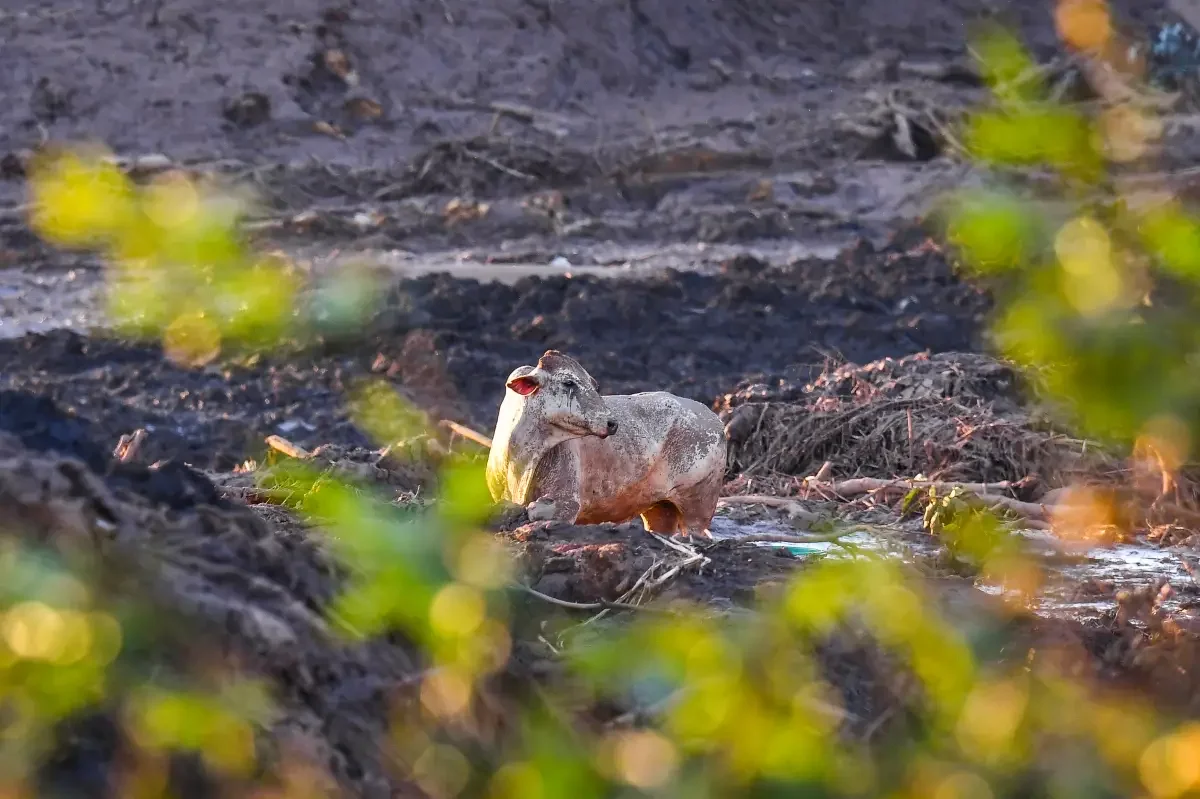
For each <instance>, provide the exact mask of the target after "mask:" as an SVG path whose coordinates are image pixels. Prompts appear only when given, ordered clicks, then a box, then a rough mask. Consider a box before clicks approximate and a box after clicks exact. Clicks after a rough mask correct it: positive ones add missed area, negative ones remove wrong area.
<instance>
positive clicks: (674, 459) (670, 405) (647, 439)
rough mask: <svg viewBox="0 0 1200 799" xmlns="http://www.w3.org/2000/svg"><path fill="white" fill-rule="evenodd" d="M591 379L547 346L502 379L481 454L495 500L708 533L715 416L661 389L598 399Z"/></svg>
mask: <svg viewBox="0 0 1200 799" xmlns="http://www.w3.org/2000/svg"><path fill="white" fill-rule="evenodd" d="M598 388H599V386H598V385H597V383H596V381H595V379H593V378H592V376H591V375H590V374H588V373H587V371H586V370H585V369H584V368H583V367H582V366H580V365H579V363H578V362H577V361H576V360H575V359H574V358H571V357H569V356H567V355H564V354H562V353H561V352H558V351H556V350H548V351H547V352H546V353H545V354H544V355H542V357H541V359H540V360H539V361H538V363H537V366H521V367H518V368H517V369H515V370H513V372H512V374H510V375H509V376H508V379H507V381H506V391H505V393H504V401H503V403H502V404H501V405H500V415H499V418H498V420H497V422H496V432H495V435H494V436H493V438H492V448H491V453H490V454H489V457H488V465H487V482H488V490H489V491H490V492H491V495H492V498H493V499H494V500H496V501H501V500H507V501H509V502H514V503H516V504H518V505H525V506H530V515H531V517H532V518H543V519H545V518H551V519H558V520H562V521H567V522H572V523H576V524H597V523H600V522H624V521H628V520H630V519H632V518H634V517H636V516H640V517H641V519H642V523H643V524H644V525H645V527H646V529H647V530H649V531H651V532H656V533H666V534H674V533H683V534H688V535H696V536H703V537H710V533H709V530H708V527H709V525H710V524H711V522H712V518H713V514H714V513H715V512H716V509H717V498H718V497H719V495H720V491H721V485H722V482H723V481H724V477H725V458H726V449H727V443H726V438H725V431H724V427H723V425H722V423H721V420H720V418H719V417H718V416H717V415H716V414H715V413H713V412H712V411H711V410H710V409H708V408H706V407H705V406H704V405H702V404H700V403H699V402H696V401H694V400H690V399H684V398H682V397H677V396H675V395H673V394H668V393H666V392H664V391H648V392H643V393H640V394H630V395H610V396H601V395H600V393H599V392H598Z"/></svg>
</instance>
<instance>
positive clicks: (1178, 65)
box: [1148, 22, 1200, 90]
mask: <svg viewBox="0 0 1200 799" xmlns="http://www.w3.org/2000/svg"><path fill="white" fill-rule="evenodd" d="M1148 67H1149V75H1148V77H1149V79H1150V82H1151V83H1153V84H1156V85H1158V86H1160V87H1162V88H1166V89H1172V90H1173V89H1178V88H1180V86H1181V84H1182V83H1183V82H1184V81H1186V80H1188V79H1194V78H1196V77H1197V76H1198V75H1200V34H1197V33H1196V31H1195V30H1194V29H1193V28H1192V27H1191V26H1190V25H1185V24H1184V23H1182V22H1173V23H1170V24H1168V25H1163V26H1162V27H1161V28H1159V29H1158V33H1157V34H1156V35H1155V36H1154V44H1152V45H1151V47H1150V59H1149V64H1148Z"/></svg>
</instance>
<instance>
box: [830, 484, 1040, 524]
mask: <svg viewBox="0 0 1200 799" xmlns="http://www.w3.org/2000/svg"><path fill="white" fill-rule="evenodd" d="M809 485H810V486H811V487H813V488H817V489H819V490H824V491H828V492H831V493H832V494H834V495H836V496H840V497H853V496H859V495H861V494H871V493H907V492H909V491H911V490H913V489H914V488H918V489H923V488H936V489H937V490H938V491H945V492H950V491H953V490H954V489H956V488H957V489H960V490H962V491H969V492H970V493H972V494H976V495H978V496H979V497H980V498H981V499H985V500H987V501H988V502H989V503H991V508H992V509H993V510H995V509H996V508H1001V507H1002V508H1005V509H1006V510H1011V511H1012V512H1014V513H1017V514H1019V515H1021V516H1027V517H1030V518H1033V519H1045V518H1046V517H1047V516H1048V515H1049V512H1048V509H1047V508H1046V506H1045V505H1042V504H1039V503H1036V502H1022V501H1020V500H1018V499H1012V498H1011V497H1005V496H1001V495H996V494H993V493H991V492H993V491H1001V490H1008V489H1010V488H1012V483H1010V482H1008V481H1007V480H1005V481H1001V482H999V483H954V482H945V481H941V480H882V479H879V478H877V477H856V478H853V479H850V480H842V481H841V482H838V483H815V482H812V483H809Z"/></svg>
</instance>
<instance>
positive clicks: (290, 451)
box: [267, 436, 312, 461]
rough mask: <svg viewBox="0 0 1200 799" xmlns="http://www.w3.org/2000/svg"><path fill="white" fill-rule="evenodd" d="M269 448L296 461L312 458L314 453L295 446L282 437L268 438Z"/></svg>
mask: <svg viewBox="0 0 1200 799" xmlns="http://www.w3.org/2000/svg"><path fill="white" fill-rule="evenodd" d="M267 446H268V447H270V448H271V449H273V450H276V451H277V452H282V453H283V454H284V455H287V456H288V457H289V458H295V459H296V460H302V461H303V460H308V459H309V458H311V457H312V453H311V452H309V451H308V450H306V449H305V448H304V447H301V446H298V445H296V444H293V443H292V442H290V441H288V440H287V439H286V438H283V437H282V436H267Z"/></svg>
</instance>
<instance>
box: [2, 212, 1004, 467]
mask: <svg viewBox="0 0 1200 799" xmlns="http://www.w3.org/2000/svg"><path fill="white" fill-rule="evenodd" d="M925 242H926V239H925V236H924V234H923V232H921V231H920V230H919V229H915V230H909V231H907V232H905V233H903V234H900V235H898V236H897V237H896V238H895V239H894V240H893V241H892V242H891V243H889V244H888V245H887V246H886V247H884V248H883V249H881V250H878V251H877V250H875V248H873V247H872V246H871V245H869V244H867V243H860V244H859V245H858V246H856V247H854V248H852V249H850V250H848V251H846V252H844V253H843V254H842V255H841V256H839V258H838V259H837V260H835V261H833V262H828V261H824V260H820V259H803V260H800V261H797V262H794V263H791V264H788V265H786V266H781V267H772V266H770V265H768V264H766V263H764V262H761V261H759V260H757V259H754V258H752V257H749V256H743V257H738V258H733V259H730V260H729V261H727V262H726V263H725V264H724V267H723V271H722V272H720V273H717V274H711V275H705V274H695V273H682V272H680V273H665V274H661V275H655V276H650V277H647V278H645V279H625V280H622V279H608V278H598V277H590V276H582V277H577V278H571V279H568V278H566V277H550V278H526V279H523V280H519V281H517V282H516V283H515V284H513V285H511V286H508V285H497V284H484V283H479V282H477V281H473V280H463V279H459V278H456V277H454V276H452V275H448V274H443V275H430V276H425V277H420V278H416V279H410V280H404V281H401V282H400V283H399V284H398V285H397V286H396V287H395V289H394V290H393V291H392V293H391V295H390V297H389V299H388V302H387V307H386V308H385V309H384V311H383V312H381V314H380V315H379V316H378V317H377V318H376V319H374V320H372V321H371V323H370V327H369V329H370V330H371V333H370V335H369V336H368V337H367V338H366V339H363V340H357V341H351V342H345V343H341V344H339V345H337V346H336V347H333V346H330V347H329V348H327V349H326V351H325V352H324V353H322V352H308V353H302V354H300V355H298V356H288V357H287V358H271V357H265V356H264V357H263V358H261V359H258V360H257V361H256V362H254V363H252V364H245V363H242V364H238V363H228V364H219V365H213V366H210V367H207V368H205V369H200V370H194V369H184V368H178V367H175V366H173V365H172V364H171V363H169V362H168V361H166V360H165V359H164V358H163V356H162V353H161V351H160V349H159V347H158V346H157V345H155V344H149V343H147V344H136V343H131V342H127V341H121V340H117V339H113V338H107V337H104V336H91V337H87V336H82V335H80V334H77V333H71V332H66V331H56V332H52V333H47V334H33V335H27V336H23V337H20V338H16V339H10V340H3V341H0V361H2V362H4V363H5V364H6V368H5V370H4V373H3V374H2V375H0V385H3V386H8V387H13V388H16V387H20V388H22V389H27V390H36V391H38V392H39V393H42V394H45V395H46V396H50V397H52V398H53V399H54V400H55V401H56V402H58V403H60V404H61V405H63V406H64V407H68V408H72V409H76V410H78V411H79V412H80V413H81V414H83V415H85V416H87V417H89V418H90V419H92V420H93V421H94V422H95V423H96V424H98V425H101V426H102V428H103V432H102V434H101V435H102V436H107V437H108V438H109V439H110V440H112V442H113V444H114V445H115V444H116V441H117V439H118V438H119V437H120V436H121V435H122V434H124V433H128V432H131V431H132V430H134V429H137V428H145V429H147V430H148V432H149V439H148V441H147V444H146V447H147V448H146V450H145V457H147V458H149V459H151V460H157V459H160V458H165V457H178V458H181V459H184V460H186V461H188V462H189V463H192V464H193V465H195V466H197V467H198V468H216V469H223V470H228V469H230V468H232V467H233V466H234V465H236V464H237V463H238V462H240V461H242V460H245V459H247V458H254V457H259V456H261V454H262V447H263V445H262V440H263V438H264V437H265V436H267V435H270V434H273V433H275V434H282V435H284V436H285V437H287V438H288V439H290V440H292V441H294V442H295V443H298V444H300V445H301V446H305V447H308V448H311V447H315V446H318V445H320V444H324V443H329V442H336V443H340V444H345V445H357V446H366V445H368V444H369V443H370V442H369V441H368V440H367V439H366V438H365V437H364V436H363V434H362V432H361V431H359V430H358V429H357V428H356V427H355V426H354V425H353V424H352V423H351V422H350V420H349V418H348V416H347V411H346V409H345V398H346V393H347V391H348V389H350V388H352V387H353V386H354V385H355V381H356V380H359V379H362V378H366V377H370V376H372V375H375V376H379V377H382V378H386V379H388V380H390V381H391V382H392V383H393V384H394V385H395V386H396V387H397V389H399V390H401V391H403V392H405V393H406V394H407V395H408V396H410V397H411V398H412V399H414V400H415V401H416V402H418V404H420V405H422V406H423V407H426V408H429V409H431V410H432V411H433V412H435V413H437V414H440V415H441V416H442V417H443V418H452V419H454V420H457V421H463V422H468V423H470V424H472V425H474V426H476V427H477V428H478V429H480V430H481V431H483V432H485V433H490V432H491V428H492V425H493V424H494V423H495V414H496V412H497V410H498V408H499V403H500V399H501V398H502V396H503V385H502V378H503V375H506V374H508V373H509V372H510V371H512V369H514V368H515V367H516V366H519V365H520V364H522V363H527V362H530V363H532V362H536V360H537V357H538V356H539V355H540V354H541V353H542V352H544V351H545V350H546V349H550V348H557V349H561V350H563V351H565V352H570V353H571V354H572V355H573V356H575V357H576V358H578V359H579V360H580V362H582V363H583V364H584V365H585V366H586V368H587V369H588V370H589V371H590V372H591V373H592V374H593V375H594V376H595V377H596V379H597V380H599V381H600V385H601V391H602V393H613V394H616V393H629V392H634V391H642V390H649V389H667V390H671V391H675V392H677V393H679V394H682V395H684V396H688V397H691V398H694V399H696V400H698V401H701V402H704V403H706V404H711V403H713V402H714V401H715V400H716V399H717V398H718V397H719V396H720V395H721V394H722V393H723V392H724V391H726V390H728V388H729V387H730V386H732V385H736V384H737V383H738V382H739V381H744V380H749V379H754V380H776V381H778V380H779V379H781V378H784V377H786V376H789V375H790V376H798V377H800V378H804V377H807V376H811V375H813V374H816V373H817V371H818V370H819V368H820V367H821V365H822V364H823V363H824V361H825V359H826V358H828V357H838V358H848V359H851V360H855V361H867V360H871V359H873V358H877V357H881V356H883V355H888V354H901V353H911V352H918V351H921V350H926V349H930V350H933V351H939V352H944V351H958V350H971V349H974V348H976V347H978V346H981V339H980V336H981V330H982V328H983V326H984V323H985V321H986V318H987V312H988V310H989V308H990V300H989V298H988V295H987V294H986V292H985V291H984V290H982V289H980V288H977V287H974V286H971V285H969V284H968V283H965V282H963V281H962V280H960V279H959V278H958V277H957V276H955V275H954V273H953V271H952V269H951V267H950V266H949V264H948V263H947V262H946V260H945V258H944V257H943V255H942V254H941V253H939V252H938V251H936V250H935V249H931V248H929V247H928V246H927V245H926V244H925ZM493 375H499V376H500V377H492V378H490V379H489V376H493Z"/></svg>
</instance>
